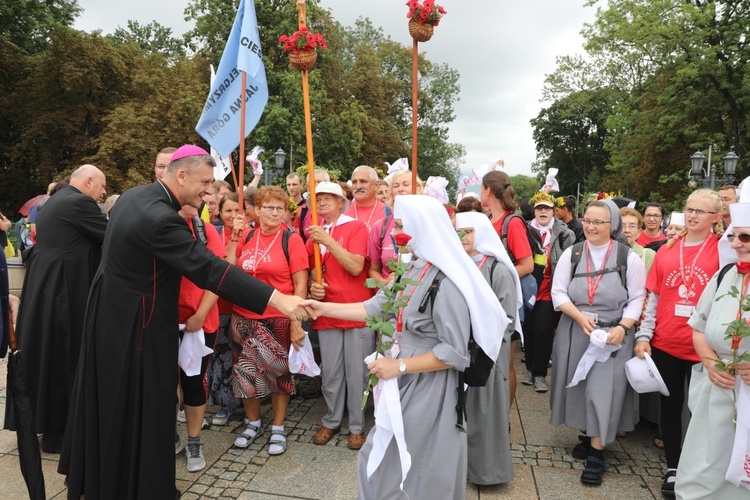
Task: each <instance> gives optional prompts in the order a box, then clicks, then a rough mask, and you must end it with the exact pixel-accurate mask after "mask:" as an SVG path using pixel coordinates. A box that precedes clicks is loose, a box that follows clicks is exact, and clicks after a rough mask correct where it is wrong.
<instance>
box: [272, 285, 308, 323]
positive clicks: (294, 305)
mask: <svg viewBox="0 0 750 500" xmlns="http://www.w3.org/2000/svg"><path fill="white" fill-rule="evenodd" d="M312 302H314V301H310V300H305V299H303V298H302V297H297V296H296V295H285V294H283V293H281V292H279V291H278V290H277V291H276V292H274V294H273V296H271V300H270V301H268V305H269V306H271V307H273V308H275V309H278V310H279V311H280V312H281V313H283V314H286V315H287V316H289V317H290V318H291V319H293V320H294V319H296V320H297V321H305V320H306V319H317V318H318V312H317V311H316V308H315V306H314V304H312Z"/></svg>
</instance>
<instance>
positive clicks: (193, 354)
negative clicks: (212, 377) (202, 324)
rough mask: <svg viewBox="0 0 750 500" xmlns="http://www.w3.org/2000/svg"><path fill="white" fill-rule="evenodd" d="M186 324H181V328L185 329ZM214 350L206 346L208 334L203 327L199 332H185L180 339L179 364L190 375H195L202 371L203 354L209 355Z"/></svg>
mask: <svg viewBox="0 0 750 500" xmlns="http://www.w3.org/2000/svg"><path fill="white" fill-rule="evenodd" d="M184 329H185V325H180V330H184ZM212 352H214V350H213V349H211V348H209V347H206V336H205V335H204V334H203V328H201V329H200V330H198V331H197V332H184V333H183V334H182V340H181V341H180V350H179V352H178V354H177V364H178V365H180V368H182V371H184V372H185V375H187V376H188V377H194V376H196V375H199V374H200V372H201V360H202V359H203V356H208V355H209V354H211V353H212Z"/></svg>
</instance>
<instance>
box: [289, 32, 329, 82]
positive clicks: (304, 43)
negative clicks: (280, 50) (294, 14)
mask: <svg viewBox="0 0 750 500" xmlns="http://www.w3.org/2000/svg"><path fill="white" fill-rule="evenodd" d="M279 42H280V43H283V44H284V50H285V51H286V52H289V64H291V65H292V67H293V68H294V69H297V70H299V71H306V70H308V69H310V68H312V67H313V66H315V61H316V60H317V59H318V51H317V50H316V47H320V48H321V49H326V48H328V44H327V43H326V40H325V38H323V35H321V34H320V33H312V32H311V31H310V30H309V29H308V28H307V26H302V27H301V28H300V29H299V30H297V31H295V32H294V34H292V35H291V36H287V35H281V36H280V37H279Z"/></svg>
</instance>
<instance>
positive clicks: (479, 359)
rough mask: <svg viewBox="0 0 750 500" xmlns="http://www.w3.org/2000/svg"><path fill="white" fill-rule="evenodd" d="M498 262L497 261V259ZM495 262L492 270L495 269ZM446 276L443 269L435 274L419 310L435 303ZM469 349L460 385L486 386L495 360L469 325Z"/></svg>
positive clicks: (421, 310) (423, 309) (422, 310)
mask: <svg viewBox="0 0 750 500" xmlns="http://www.w3.org/2000/svg"><path fill="white" fill-rule="evenodd" d="M495 262H497V261H495ZM494 270H495V268H494V263H493V267H492V269H491V271H490V272H492V271H494ZM443 278H445V274H444V273H443V271H438V273H437V274H436V275H435V279H433V280H432V284H431V285H430V288H429V290H428V291H427V294H426V295H425V296H424V298H423V299H422V302H421V303H420V304H419V312H424V311H425V310H426V309H427V302H428V301H429V302H430V307H434V305H435V295H437V292H438V289H439V288H440V282H441V281H443ZM467 351H468V353H469V366H468V367H466V369H465V370H464V371H463V373H462V374H461V375H462V376H461V377H459V385H461V386H462V387H463V384H466V385H468V386H469V387H484V386H485V385H487V380H488V379H489V378H490V373H491V372H492V367H493V366H495V361H494V360H493V359H490V357H489V356H487V354H486V353H485V352H484V350H483V349H482V347H481V346H480V345H479V344H477V342H476V340H474V332H473V331H472V330H471V327H469V343H468V344H467ZM461 379H463V380H461Z"/></svg>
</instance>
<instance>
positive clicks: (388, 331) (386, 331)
mask: <svg viewBox="0 0 750 500" xmlns="http://www.w3.org/2000/svg"><path fill="white" fill-rule="evenodd" d="M395 330H396V328H395V326H393V323H391V322H390V321H388V322H386V323H383V324H382V326H381V327H380V331H381V332H383V335H387V336H389V337H392V336H393V332H394V331H395Z"/></svg>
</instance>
